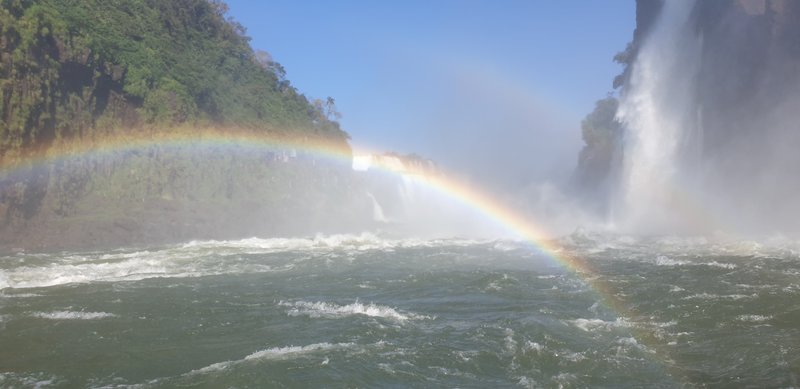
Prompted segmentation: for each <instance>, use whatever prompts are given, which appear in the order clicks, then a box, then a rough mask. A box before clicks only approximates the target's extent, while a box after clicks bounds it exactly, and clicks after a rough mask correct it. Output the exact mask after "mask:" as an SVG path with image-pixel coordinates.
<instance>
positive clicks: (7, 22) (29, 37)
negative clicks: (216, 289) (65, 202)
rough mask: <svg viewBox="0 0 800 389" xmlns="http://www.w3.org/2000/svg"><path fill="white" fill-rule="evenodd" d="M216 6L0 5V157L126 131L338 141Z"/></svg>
mask: <svg viewBox="0 0 800 389" xmlns="http://www.w3.org/2000/svg"><path fill="white" fill-rule="evenodd" d="M226 12H227V6H226V5H225V3H223V2H221V1H219V0H212V1H208V0H0V156H3V155H5V156H13V155H17V154H19V153H21V152H24V151H25V150H26V149H28V148H30V147H34V146H36V147H41V146H43V145H44V146H47V145H48V144H50V143H52V142H53V141H55V140H59V139H65V138H74V137H91V138H94V137H98V136H103V135H104V134H105V133H108V132H112V131H126V130H128V131H129V130H130V129H132V128H142V127H150V128H153V127H159V128H169V127H171V126H174V125H179V124H186V123H190V124H198V125H202V126H205V127H208V126H214V127H220V128H222V127H231V126H234V127H246V128H265V129H270V130H272V131H284V132H287V131H288V132H297V133H302V134H310V135H311V134H313V135H318V136H324V137H331V138H332V139H341V140H342V141H345V140H346V138H347V135H346V134H345V133H344V132H343V131H342V130H341V129H340V128H339V125H338V123H337V122H336V121H335V119H336V118H338V113H336V111H335V107H334V106H333V99H331V98H328V99H327V101H322V100H314V101H309V99H307V98H306V97H305V96H303V95H302V94H300V93H299V92H298V91H297V90H296V89H295V88H294V87H292V86H291V84H290V83H289V81H288V80H286V78H285V72H284V70H283V68H282V66H281V65H280V64H278V63H276V62H273V61H272V60H271V57H270V56H269V54H267V53H265V52H254V50H253V49H252V48H251V47H250V46H249V38H247V37H246V35H245V31H244V28H243V27H242V26H241V25H239V24H238V23H236V22H235V21H233V20H231V19H229V18H227V17H226Z"/></svg>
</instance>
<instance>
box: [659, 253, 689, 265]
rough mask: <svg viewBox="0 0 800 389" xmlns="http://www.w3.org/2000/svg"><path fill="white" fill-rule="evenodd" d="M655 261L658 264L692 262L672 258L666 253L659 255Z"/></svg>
mask: <svg viewBox="0 0 800 389" xmlns="http://www.w3.org/2000/svg"><path fill="white" fill-rule="evenodd" d="M655 262H656V265H657V266H683V265H690V264H691V262H688V261H681V260H675V259H671V258H669V257H667V256H665V255H659V256H658V257H657V258H656V261H655Z"/></svg>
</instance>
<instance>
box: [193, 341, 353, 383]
mask: <svg viewBox="0 0 800 389" xmlns="http://www.w3.org/2000/svg"><path fill="white" fill-rule="evenodd" d="M354 347H356V344H355V343H327V342H326V343H314V344H310V345H307V346H286V347H274V348H268V349H264V350H260V351H256V352H254V353H252V354H250V355H248V356H246V357H244V358H242V359H239V360H234V361H225V362H218V363H214V364H211V365H208V366H206V367H203V368H200V369H196V370H192V371H190V372H189V373H187V375H195V374H205V373H211V372H218V371H223V370H226V369H228V368H230V367H233V366H235V365H239V364H242V363H245V362H251V361H264V360H283V359H292V358H297V357H301V356H305V355H309V354H315V353H320V352H327V351H340V350H346V349H352V348H354Z"/></svg>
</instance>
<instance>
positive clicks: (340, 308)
mask: <svg viewBox="0 0 800 389" xmlns="http://www.w3.org/2000/svg"><path fill="white" fill-rule="evenodd" d="M278 305H280V306H284V307H289V308H290V309H289V311H288V312H287V314H288V315H289V316H308V317H312V318H334V319H335V318H342V317H348V316H354V315H363V316H370V317H380V318H384V319H390V320H395V321H399V322H405V321H407V320H421V319H430V317H428V316H424V315H417V314H414V313H400V312H398V311H397V310H395V309H394V308H390V307H387V306H383V305H376V304H373V303H369V304H362V303H360V302H358V301H356V302H354V303H352V304H348V305H337V304H332V303H326V302H308V301H296V302H285V301H281V302H279V303H278Z"/></svg>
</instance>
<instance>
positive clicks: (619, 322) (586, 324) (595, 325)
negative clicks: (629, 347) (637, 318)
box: [566, 318, 631, 332]
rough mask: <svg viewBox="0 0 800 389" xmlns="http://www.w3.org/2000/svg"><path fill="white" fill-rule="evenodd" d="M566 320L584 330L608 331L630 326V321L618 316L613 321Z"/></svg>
mask: <svg viewBox="0 0 800 389" xmlns="http://www.w3.org/2000/svg"><path fill="white" fill-rule="evenodd" d="M566 322H567V323H569V324H572V325H573V326H575V327H578V328H580V329H581V330H584V331H586V332H592V331H596V330H604V331H609V330H611V329H612V328H627V327H630V326H631V322H630V321H628V320H626V319H623V318H618V319H616V320H614V321H605V320H601V319H584V318H579V319H575V320H566Z"/></svg>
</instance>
